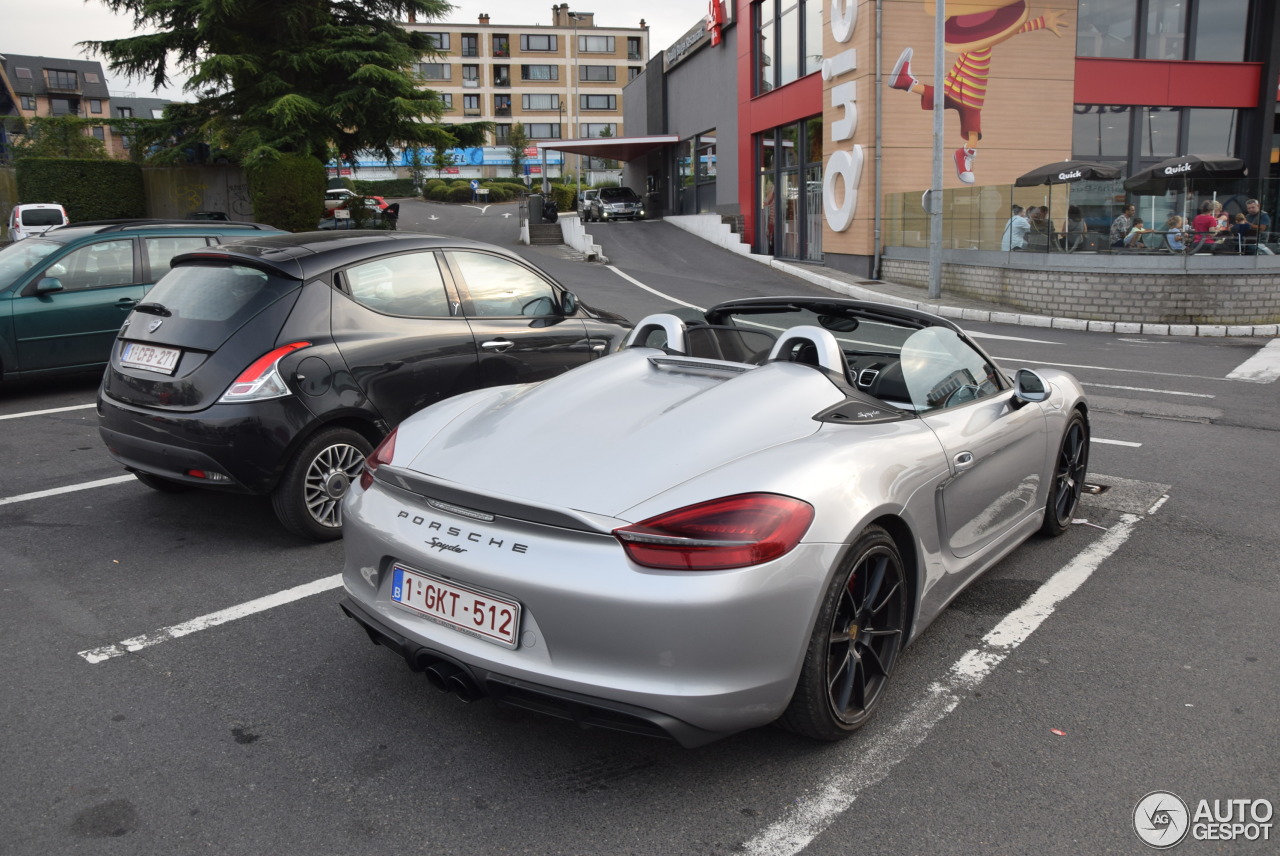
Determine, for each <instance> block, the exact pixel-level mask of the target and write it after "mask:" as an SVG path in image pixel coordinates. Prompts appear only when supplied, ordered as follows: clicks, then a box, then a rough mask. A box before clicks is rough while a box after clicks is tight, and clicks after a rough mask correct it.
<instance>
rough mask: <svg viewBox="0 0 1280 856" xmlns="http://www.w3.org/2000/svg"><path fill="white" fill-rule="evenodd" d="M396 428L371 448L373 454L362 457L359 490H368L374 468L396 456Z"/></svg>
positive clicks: (387, 462)
mask: <svg viewBox="0 0 1280 856" xmlns="http://www.w3.org/2000/svg"><path fill="white" fill-rule="evenodd" d="M398 430H399V429H398V428H395V429H392V431H391V433H390V434H388V435H387V436H386V437H384V438H383V440H382V442H381V443H379V444H378V448H376V449H374V450H373V454H372V455H370V456H369V457H367V458H365V459H364V469H363V470H361V471H360V489H361V490H368V489H369V485H371V484H373V471H374V470H376V469H377V468H378V467H380V466H382V465H383V464H389V463H391V459H392V458H394V457H395V456H396V431H398Z"/></svg>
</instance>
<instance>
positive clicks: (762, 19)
mask: <svg viewBox="0 0 1280 856" xmlns="http://www.w3.org/2000/svg"><path fill="white" fill-rule="evenodd" d="M755 10H756V15H758V16H759V17H758V18H757V19H756V57H755V61H756V94H757V95H760V94H763V93H765V92H768V91H770V90H771V89H773V79H774V76H775V72H774V66H775V65H776V62H777V50H776V48H775V47H774V35H773V31H774V30H775V29H776V27H775V26H774V21H775V19H776V18H777V12H778V2H777V0H763V2H761V3H760V4H759V5H758V6H756V7H755Z"/></svg>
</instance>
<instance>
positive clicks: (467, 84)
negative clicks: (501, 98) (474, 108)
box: [462, 77, 480, 89]
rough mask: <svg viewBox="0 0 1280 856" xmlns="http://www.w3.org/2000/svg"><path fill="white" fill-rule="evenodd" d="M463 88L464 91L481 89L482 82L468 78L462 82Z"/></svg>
mask: <svg viewBox="0 0 1280 856" xmlns="http://www.w3.org/2000/svg"><path fill="white" fill-rule="evenodd" d="M462 88H463V89H479V88H480V81H479V80H477V79H476V78H474V77H471V78H467V79H465V80H463V81H462Z"/></svg>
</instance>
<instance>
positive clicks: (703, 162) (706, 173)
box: [697, 130, 716, 184]
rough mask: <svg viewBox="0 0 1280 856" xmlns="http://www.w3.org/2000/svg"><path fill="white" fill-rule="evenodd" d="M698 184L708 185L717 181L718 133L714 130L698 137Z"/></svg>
mask: <svg viewBox="0 0 1280 856" xmlns="http://www.w3.org/2000/svg"><path fill="white" fill-rule="evenodd" d="M697 162H698V167H697V169H698V183H699V184H706V183H708V182H712V181H715V180H716V132H715V131H714V130H711V131H707V132H706V133H703V134H699V135H698V151H697Z"/></svg>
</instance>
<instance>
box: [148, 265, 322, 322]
mask: <svg viewBox="0 0 1280 856" xmlns="http://www.w3.org/2000/svg"><path fill="white" fill-rule="evenodd" d="M300 285H301V283H300V282H298V281H297V280H293V279H286V278H285V277H281V276H272V275H271V274H268V273H265V272H263V271H260V270H258V269H256V268H251V267H245V266H243V265H212V264H201V265H182V266H181V267H176V268H174V269H173V270H171V271H169V272H168V273H167V274H165V275H164V278H163V279H161V280H160V281H159V282H158V283H156V284H155V287H154V288H152V289H151V291H149V292H147V302H148V303H158V304H160V305H161V306H163V307H164V308H165V309H167V310H169V312H170V313H172V316H173V317H174V318H175V319H183V320H185V321H195V322H208V323H215V324H218V325H223V324H228V323H229V324H231V325H232V326H233V327H238V326H239V325H240V324H242V323H244V322H245V321H247V320H248V319H249V318H252V317H253V316H254V315H256V314H257V313H259V312H261V311H262V310H263V309H265V308H266V307H267V306H269V305H270V304H272V303H274V302H275V301H276V300H278V299H279V298H280V297H281V296H283V295H285V294H288V293H289V292H290V291H293V290H294V289H296V288H298V287H299V286H300Z"/></svg>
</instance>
